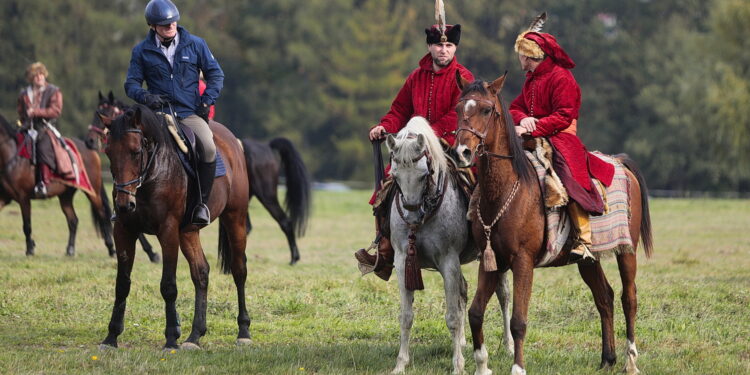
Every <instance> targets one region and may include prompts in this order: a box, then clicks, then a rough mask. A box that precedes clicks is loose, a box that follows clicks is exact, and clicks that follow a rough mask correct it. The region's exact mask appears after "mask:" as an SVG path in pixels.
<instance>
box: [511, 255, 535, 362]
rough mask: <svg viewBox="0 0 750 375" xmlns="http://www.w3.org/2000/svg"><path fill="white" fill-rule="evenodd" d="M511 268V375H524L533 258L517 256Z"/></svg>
mask: <svg viewBox="0 0 750 375" xmlns="http://www.w3.org/2000/svg"><path fill="white" fill-rule="evenodd" d="M511 269H512V270H513V317H512V318H510V332H511V334H512V335H513V344H514V351H513V356H514V357H513V367H512V368H511V371H510V373H511V375H526V370H525V369H524V363H523V344H524V339H525V337H526V322H527V317H528V316H529V300H530V299H531V286H532V284H533V282H534V260H533V259H529V258H527V257H518V258H517V259H516V260H515V261H514V262H513V265H512V266H511Z"/></svg>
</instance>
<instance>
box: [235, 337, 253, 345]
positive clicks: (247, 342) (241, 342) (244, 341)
mask: <svg viewBox="0 0 750 375" xmlns="http://www.w3.org/2000/svg"><path fill="white" fill-rule="evenodd" d="M252 344H253V340H250V339H245V338H242V339H237V346H250V345H252Z"/></svg>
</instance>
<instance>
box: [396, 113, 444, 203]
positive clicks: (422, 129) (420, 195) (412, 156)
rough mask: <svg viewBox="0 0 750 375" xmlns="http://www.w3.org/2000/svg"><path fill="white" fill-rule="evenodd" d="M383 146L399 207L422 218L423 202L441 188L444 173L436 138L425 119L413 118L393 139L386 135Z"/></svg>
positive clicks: (442, 154)
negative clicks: (398, 193)
mask: <svg viewBox="0 0 750 375" xmlns="http://www.w3.org/2000/svg"><path fill="white" fill-rule="evenodd" d="M386 145H387V146H388V149H389V150H390V155H391V175H392V176H393V178H394V180H395V182H396V184H398V187H399V190H400V192H401V193H400V194H401V196H400V200H401V204H402V206H403V207H404V208H405V209H406V210H408V211H412V212H419V216H421V215H423V214H424V204H425V202H426V201H427V200H428V199H429V195H430V194H432V193H435V191H436V190H438V189H440V188H441V187H440V186H439V185H438V184H439V182H440V179H441V176H445V172H446V169H447V160H446V158H445V154H444V152H443V149H442V147H441V145H440V141H439V139H438V137H437V136H436V135H435V133H434V131H433V130H432V128H431V127H430V125H429V123H428V122H427V120H426V119H424V118H423V117H414V118H412V119H411V120H409V123H408V124H407V125H406V127H405V128H404V129H402V130H401V131H400V132H399V133H398V134H397V135H396V136H395V137H394V136H393V135H389V136H388V138H387V140H386Z"/></svg>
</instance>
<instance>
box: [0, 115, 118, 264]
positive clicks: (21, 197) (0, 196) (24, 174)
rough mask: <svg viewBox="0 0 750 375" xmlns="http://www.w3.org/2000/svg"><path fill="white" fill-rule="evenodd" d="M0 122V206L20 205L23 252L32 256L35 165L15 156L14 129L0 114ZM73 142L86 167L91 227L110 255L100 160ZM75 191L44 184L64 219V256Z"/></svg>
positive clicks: (72, 228) (74, 220)
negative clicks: (66, 224)
mask: <svg viewBox="0 0 750 375" xmlns="http://www.w3.org/2000/svg"><path fill="white" fill-rule="evenodd" d="M0 123H1V126H0V128H2V129H1V130H0V165H2V166H3V169H2V171H0V208H2V206H3V205H5V204H6V203H8V202H10V201H11V200H14V201H16V202H18V204H19V205H20V206H21V215H22V217H23V233H24V235H25V236H26V255H34V247H35V246H36V245H35V243H34V240H33V239H32V238H31V199H35V197H34V193H33V190H34V184H35V182H36V181H35V176H36V172H35V170H36V168H35V166H34V165H32V164H31V161H30V160H29V159H26V158H23V157H21V156H19V155H18V146H17V145H16V134H17V133H18V131H19V130H18V128H16V127H13V126H12V125H10V124H9V123H8V121H7V120H6V119H5V118H4V117H3V116H0ZM73 142H74V143H75V145H76V148H78V152H79V153H80V155H81V160H83V164H84V165H83V167H84V168H85V169H86V173H87V174H88V177H89V182H90V183H91V186H92V188H93V193H90V194H89V193H87V194H86V197H88V199H89V202H91V217H92V218H93V220H94V227H95V228H96V231H97V234H98V235H99V236H100V237H104V244H105V245H106V246H107V250H108V251H109V255H110V256H114V254H115V247H114V245H113V243H112V224H111V223H110V221H109V217H110V216H111V215H112V211H111V209H110V207H109V200H108V199H107V193H106V191H105V190H104V186H103V185H102V173H101V160H100V159H99V155H98V154H97V153H96V152H94V151H91V150H89V149H87V148H86V147H84V145H83V142H81V141H80V140H79V139H73ZM76 191H77V189H76V188H73V187H70V186H67V185H64V184H62V183H60V182H55V181H53V182H51V183H50V184H49V186H48V187H47V197H48V198H51V197H55V196H57V197H58V199H59V200H60V207H61V208H62V211H63V213H64V214H65V218H66V220H67V222H68V246H67V248H66V250H65V254H66V255H68V256H73V255H75V241H76V231H77V230H78V216H77V215H76V212H75V209H74V208H73V196H74V195H75V193H76Z"/></svg>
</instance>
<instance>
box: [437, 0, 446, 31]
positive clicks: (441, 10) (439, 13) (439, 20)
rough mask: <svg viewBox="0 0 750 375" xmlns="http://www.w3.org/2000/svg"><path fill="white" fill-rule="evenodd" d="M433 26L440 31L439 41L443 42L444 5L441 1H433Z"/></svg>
mask: <svg viewBox="0 0 750 375" xmlns="http://www.w3.org/2000/svg"><path fill="white" fill-rule="evenodd" d="M435 24H437V26H438V30H440V35H441V36H442V38H441V41H444V40H442V39H443V38H445V4H443V0H435Z"/></svg>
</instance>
